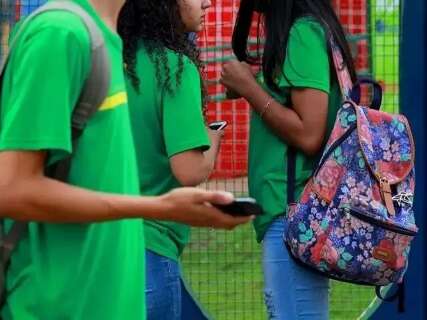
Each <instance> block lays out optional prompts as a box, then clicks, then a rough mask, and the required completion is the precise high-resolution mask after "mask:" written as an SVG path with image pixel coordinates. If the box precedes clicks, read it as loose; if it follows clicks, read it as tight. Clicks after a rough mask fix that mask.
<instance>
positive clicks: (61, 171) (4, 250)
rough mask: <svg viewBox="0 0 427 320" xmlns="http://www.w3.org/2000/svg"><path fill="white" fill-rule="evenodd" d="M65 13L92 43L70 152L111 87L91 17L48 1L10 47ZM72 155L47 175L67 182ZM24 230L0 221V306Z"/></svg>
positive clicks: (1, 65)
mask: <svg viewBox="0 0 427 320" xmlns="http://www.w3.org/2000/svg"><path fill="white" fill-rule="evenodd" d="M58 10H59V11H68V12H71V13H73V14H75V15H77V16H79V17H80V18H81V20H82V22H83V23H84V25H85V26H86V28H87V31H88V33H89V35H90V41H91V70H90V72H89V74H88V76H87V79H86V82H85V85H84V87H83V89H82V92H81V94H80V97H79V101H78V103H77V105H76V106H75V108H74V111H73V114H72V118H71V119H70V120H71V128H72V145H73V152H74V151H75V150H76V148H77V143H78V138H79V137H80V136H81V135H82V133H83V131H84V129H85V126H86V123H87V122H88V120H89V119H90V117H91V116H92V115H93V114H94V113H95V112H96V111H97V110H98V108H99V107H100V106H101V104H102V102H103V101H104V99H105V98H106V97H107V94H108V89H109V86H110V77H111V75H110V62H109V58H108V53H107V49H106V47H105V43H104V38H103V35H102V33H101V31H100V30H99V28H98V26H97V25H96V23H95V22H94V21H93V19H92V17H91V16H90V15H89V14H88V13H87V12H86V11H85V10H84V9H82V8H81V7H80V6H79V5H77V4H76V3H74V2H73V1H65V0H58V1H52V2H48V3H46V4H45V5H43V6H41V7H40V8H38V9H37V10H36V11H34V12H33V13H32V14H31V15H29V16H28V17H27V18H26V19H25V20H24V21H23V23H22V25H21V26H20V27H19V30H18V32H17V33H16V35H15V37H14V40H13V41H12V42H11V44H10V46H9V48H10V51H13V49H14V46H15V45H16V42H17V39H18V38H19V36H20V34H21V33H22V32H23V30H24V29H25V26H26V25H27V24H28V23H30V22H31V20H32V19H34V18H35V17H36V16H39V15H40V14H43V13H45V12H50V11H58ZM7 61H8V55H6V56H5V57H4V59H3V60H2V61H1V62H0V84H1V80H2V78H3V76H4V71H5V69H6V64H7ZM71 159H72V155H71V156H69V157H68V158H65V159H64V160H61V161H59V162H58V163H55V164H54V165H52V166H50V167H47V168H46V175H47V176H49V177H51V178H54V179H57V180H61V181H66V180H67V179H68V174H69V171H70V166H71ZM26 229H27V222H17V221H16V222H14V223H13V224H12V226H11V228H10V230H9V231H8V232H7V233H5V232H4V219H0V306H2V305H3V303H4V302H5V299H6V290H5V278H6V270H7V267H8V265H9V263H10V257H11V255H12V252H13V250H14V249H15V248H16V246H17V244H18V242H19V240H20V239H21V237H22V236H23V234H24V232H25V231H26Z"/></svg>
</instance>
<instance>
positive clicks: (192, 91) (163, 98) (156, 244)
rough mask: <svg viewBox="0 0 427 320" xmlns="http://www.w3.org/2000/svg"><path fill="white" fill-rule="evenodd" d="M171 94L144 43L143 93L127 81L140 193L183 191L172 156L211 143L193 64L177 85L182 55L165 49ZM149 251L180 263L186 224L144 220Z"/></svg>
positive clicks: (139, 71)
mask: <svg viewBox="0 0 427 320" xmlns="http://www.w3.org/2000/svg"><path fill="white" fill-rule="evenodd" d="M166 58H167V63H168V67H169V70H170V79H171V81H172V83H171V86H172V89H173V94H169V93H168V92H167V90H166V89H164V88H162V87H159V85H158V83H157V80H156V79H157V78H156V66H155V63H154V62H153V61H152V58H150V56H149V55H148V53H147V51H146V50H145V48H144V45H143V44H142V43H141V44H140V49H139V51H138V54H137V66H136V73H137V75H138V76H139V79H140V82H141V85H140V90H139V93H138V92H137V91H136V90H135V89H134V87H133V86H132V85H131V83H130V80H129V81H128V94H129V106H130V113H131V121H132V128H133V136H134V140H135V146H136V152H137V159H138V169H139V183H140V192H141V194H143V195H159V194H163V193H165V192H168V191H170V190H171V189H173V188H176V187H179V186H180V184H179V182H178V181H177V180H176V178H175V177H174V175H173V173H172V170H171V167H170V162H169V159H170V157H172V156H174V155H176V154H178V153H181V152H184V151H187V150H191V149H203V150H205V149H207V148H209V145H210V142H209V137H208V134H207V130H206V127H205V124H204V120H203V114H202V106H201V93H200V85H201V84H200V76H199V72H198V70H197V67H196V66H195V65H194V63H193V62H191V60H190V59H189V58H187V57H185V56H184V63H183V67H182V74H181V81H180V84H179V85H177V82H176V76H175V75H176V72H177V70H178V69H179V64H178V55H177V53H175V52H174V51H172V50H167V51H166ZM144 224H145V228H144V231H145V245H146V248H147V249H149V250H151V251H154V252H156V253H157V254H160V255H162V256H166V257H168V258H171V259H175V260H177V259H178V257H179V255H180V254H181V253H182V251H183V249H184V246H185V245H186V244H187V243H188V241H189V236H190V228H189V227H188V226H186V225H183V224H179V223H174V222H165V221H156V220H145V221H144Z"/></svg>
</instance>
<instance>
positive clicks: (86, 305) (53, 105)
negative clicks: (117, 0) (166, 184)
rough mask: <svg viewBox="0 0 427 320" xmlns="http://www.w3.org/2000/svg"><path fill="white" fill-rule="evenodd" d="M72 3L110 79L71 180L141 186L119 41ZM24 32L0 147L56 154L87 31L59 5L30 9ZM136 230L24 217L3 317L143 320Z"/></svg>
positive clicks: (127, 188)
mask: <svg viewBox="0 0 427 320" xmlns="http://www.w3.org/2000/svg"><path fill="white" fill-rule="evenodd" d="M75 2H77V3H79V4H81V5H82V7H83V8H84V9H86V10H87V12H89V14H90V15H91V16H92V17H93V18H94V19H95V21H96V23H97V25H98V26H99V27H100V29H101V30H102V32H103V34H104V38H105V43H106V46H107V48H108V53H109V55H110V60H111V71H112V79H111V87H110V90H109V95H108V97H107V99H106V100H105V102H104V103H103V105H102V106H101V108H100V110H99V111H98V112H97V113H96V114H95V115H94V116H93V118H91V119H90V120H89V123H88V125H87V128H86V129H85V131H84V133H83V135H82V137H81V138H80V140H79V144H78V149H77V150H76V151H75V156H74V158H73V161H72V168H71V172H70V183H71V184H73V185H76V186H79V187H84V188H87V189H91V190H97V191H102V192H112V193H116V194H128V195H137V194H138V180H137V164H136V157H135V150H134V146H133V139H132V132H131V128H130V121H129V110H128V107H127V95H126V87H125V81H124V75H123V67H122V66H123V62H122V61H123V60H122V55H121V51H122V44H121V40H120V38H119V37H118V35H116V34H115V33H113V32H112V31H110V30H109V29H108V27H107V26H106V25H105V24H104V23H103V22H102V20H101V19H100V18H99V17H98V16H97V14H96V12H95V11H94V9H92V7H91V6H90V5H89V4H88V2H87V1H86V0H78V1H75ZM21 36H22V37H21ZM21 36H20V39H19V40H18V41H19V42H18V43H17V46H16V47H15V50H14V51H13V52H12V55H11V57H10V61H9V65H8V67H7V70H6V74H5V77H4V82H3V87H2V91H1V93H2V95H1V100H0V101H1V114H0V150H1V151H5V150H49V152H50V154H51V159H59V158H61V157H63V156H65V155H67V154H69V153H70V152H71V149H72V145H71V130H70V119H71V113H72V109H73V107H74V106H75V104H76V101H77V99H78V97H79V94H80V91H81V89H82V84H83V83H84V80H85V79H86V76H87V75H88V72H89V70H90V40H89V35H88V32H87V30H86V27H85V26H84V24H83V23H82V22H81V20H80V18H79V17H77V16H75V15H73V14H71V13H69V12H62V11H61V12H59V11H56V12H49V13H45V14H42V15H40V16H38V17H36V18H34V20H33V21H32V22H31V23H30V24H29V25H28V26H27V27H26V29H25V31H24V33H23V34H22V35H21ZM76 201H78V199H76ZM7 222H8V225H10V221H7ZM142 235H143V224H142V223H141V220H121V221H116V222H108V223H93V224H46V223H30V224H29V230H28V233H27V234H26V236H25V237H24V238H23V239H22V240H21V241H20V243H19V245H18V247H17V249H16V251H15V252H14V254H13V256H12V259H11V265H10V267H9V269H8V274H7V289H8V299H7V302H6V305H5V307H4V308H3V310H2V319H5V320H7V319H19V320H21V319H25V320H32V319H34V320H40V319H43V320H49V319H72V320H87V319H100V320H104V319H141V320H143V319H145V301H144V296H145V295H144V273H145V272H144V242H143V236H142Z"/></svg>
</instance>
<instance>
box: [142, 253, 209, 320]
mask: <svg viewBox="0 0 427 320" xmlns="http://www.w3.org/2000/svg"><path fill="white" fill-rule="evenodd" d="M145 257H146V290H145V295H146V303H147V320H188V319H191V320H207V319H209V318H208V316H207V315H206V314H205V313H204V311H203V310H202V309H201V307H200V306H199V304H198V303H197V302H196V300H195V299H194V298H193V297H192V295H191V293H190V291H189V290H188V288H187V286H186V284H185V282H184V280H183V279H182V274H181V268H180V265H179V263H178V262H176V261H175V260H172V259H169V258H167V257H164V256H160V255H158V254H156V253H154V252H152V251H149V250H146V251H145Z"/></svg>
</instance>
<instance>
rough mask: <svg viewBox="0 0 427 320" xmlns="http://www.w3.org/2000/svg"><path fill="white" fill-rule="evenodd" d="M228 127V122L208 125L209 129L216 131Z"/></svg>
mask: <svg viewBox="0 0 427 320" xmlns="http://www.w3.org/2000/svg"><path fill="white" fill-rule="evenodd" d="M227 125H228V123H227V121H216V122H211V123H209V124H208V126H209V128H210V129H212V130H215V131H219V130H223V129H225V127H226V126H227Z"/></svg>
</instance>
